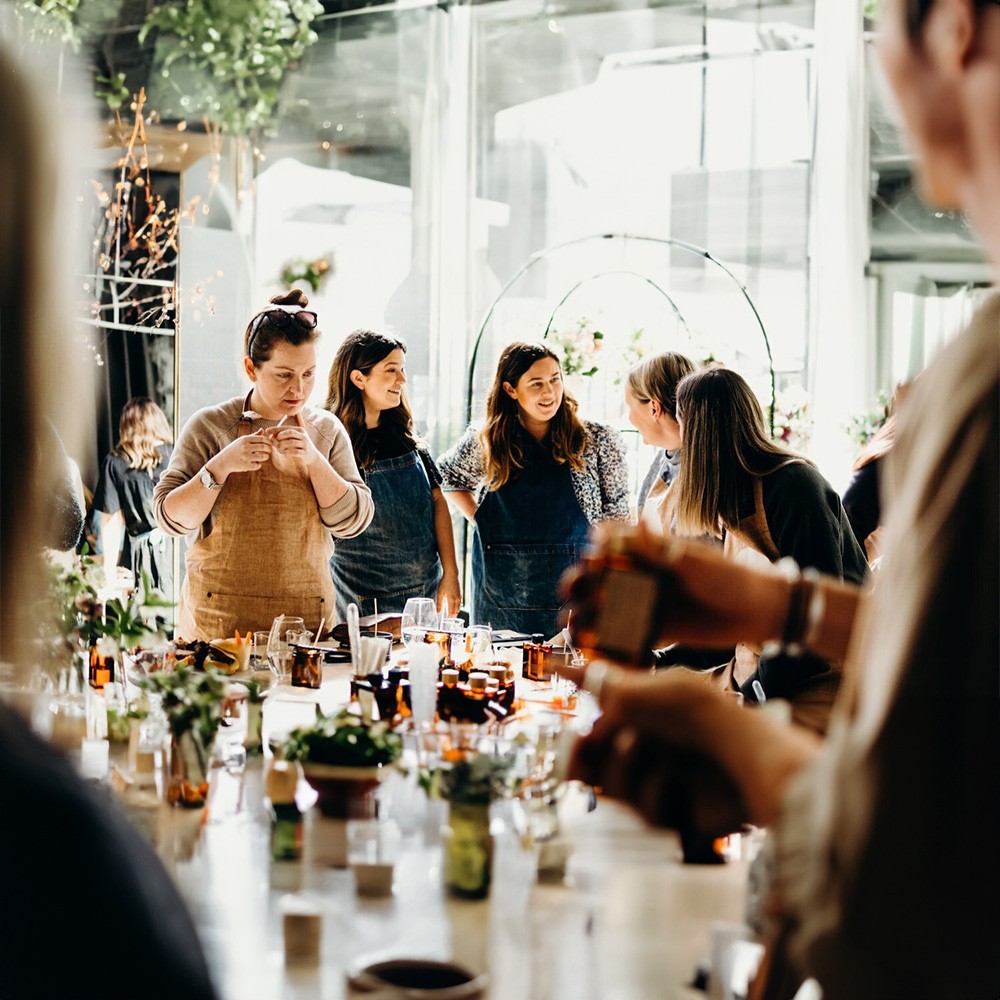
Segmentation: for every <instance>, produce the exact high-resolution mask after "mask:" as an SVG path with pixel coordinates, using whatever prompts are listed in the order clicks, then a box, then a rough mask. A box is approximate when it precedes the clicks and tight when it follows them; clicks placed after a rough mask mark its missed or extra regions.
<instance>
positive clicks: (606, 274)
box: [542, 270, 691, 340]
mask: <svg viewBox="0 0 1000 1000" xmlns="http://www.w3.org/2000/svg"><path fill="white" fill-rule="evenodd" d="M614 275H627V276H629V277H632V278H638V279H639V280H640V281H644V282H645V283H646V284H647V285H649V286H650V287H651V288H653V289H655V290H656V291H657V292H659V293H660V295H662V296H663V297H664V298H665V299H666V300H667V303H668V304H669V305H670V308H671V310H672V311H673V314H674V316H676V317H677V319H678V320H680V324H681V326H683V327H684V331H685V333H687V335H688V339H689V340H690V339H691V328H690V327H689V326H688V325H687V320H686V319H685V318H684V314H683V313H682V312H681V311H680V309H678V308H677V303H676V302H674V300H673V299H672V298H671V297H670V295H669V294H668V293H667V292H666V290H665V289H663V288H662V287H661V286H660V285H658V284H657V283H656V282H655V281H653V279H652V278H650V277H649V275H646V274H640V273H639V272H638V271H629V270H614V271H598V272H597V273H596V274H592V275H590V276H589V277H587V278H581V279H580V280H579V281H578V282H577V283H576V284H575V285H574V286H573V287H572V288H571V289H570V290H569V291H568V292H567V293H566V294H565V295H564V296H563V297H562V298H561V299H560V300H559V301H558V302H557V303H556V307H555V309H553V310H552V313H551V314H550V315H549V321H548V323H546V324H545V333H543V334H542V340H547V339H548V336H549V333H550V332H551V331H552V323H553V321H554V320H555V318H556V313H557V312H559V310H560V309H561V308H562V307H563V306H564V305H565V304H566V303H567V302H568V301H569V299H570V298H571V297H572V295H573V293H574V292H575V291H576V290H577V289H578V288H582V287H583V286H584V285H586V284H587V283H588V282H590V281H596V280H597V279H598V278H610V277H612V276H614Z"/></svg>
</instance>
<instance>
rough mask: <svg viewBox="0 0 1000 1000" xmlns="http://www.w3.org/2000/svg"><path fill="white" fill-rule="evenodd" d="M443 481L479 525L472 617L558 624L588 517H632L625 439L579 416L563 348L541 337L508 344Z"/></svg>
mask: <svg viewBox="0 0 1000 1000" xmlns="http://www.w3.org/2000/svg"><path fill="white" fill-rule="evenodd" d="M440 468H441V474H442V476H443V478H444V489H445V490H446V491H447V492H449V495H450V499H451V501H452V502H453V503H454V505H455V507H456V508H458V509H459V510H460V511H461V512H462V513H463V514H464V515H465V516H466V517H467V518H468V519H469V520H470V521H471V522H472V523H473V524H474V525H475V529H476V530H475V533H474V535H473V542H472V544H473V549H472V586H473V607H472V618H473V621H474V622H477V623H479V624H491V625H493V626H494V627H495V628H509V629H514V630H515V631H518V632H525V633H529V634H533V633H541V634H543V635H545V636H551V635H554V634H555V633H556V632H557V631H558V630H559V623H558V616H559V608H560V600H559V596H558V587H559V579H560V577H561V576H562V575H563V573H564V572H565V571H566V570H567V569H569V567H570V566H572V565H573V564H574V563H576V562H577V561H578V560H579V559H580V557H581V555H582V554H583V549H584V546H585V545H586V544H587V538H588V535H589V532H590V525H591V524H595V523H597V522H598V521H603V520H608V519H610V518H621V519H625V518H627V517H628V488H627V481H626V472H625V459H624V445H623V444H622V441H621V437H620V435H619V434H618V433H617V431H614V430H612V429H611V428H610V427H608V426H606V425H604V424H599V423H596V422H594V421H581V420H580V419H579V418H578V417H577V415H576V400H574V399H573V397H572V396H570V395H569V394H567V393H566V392H565V390H564V388H563V382H562V369H561V368H560V365H559V359H558V357H557V356H556V355H555V354H554V353H553V352H552V351H551V350H550V349H549V348H548V347H546V346H544V345H543V344H525V343H520V342H516V343H513V344H510V345H509V346H508V347H507V348H505V350H504V352H503V354H501V356H500V361H499V364H498V365H497V373H496V378H495V379H494V382H493V387H492V389H491V390H490V394H489V397H488V399H487V403H486V426H485V427H484V429H483V430H482V431H481V432H480V433H476V431H475V430H472V429H470V430H469V431H467V432H466V434H465V435H464V436H463V438H462V439H461V440H460V441H459V442H458V443H457V444H456V445H455V446H454V448H452V449H451V450H450V451H448V452H447V453H446V454H445V455H444V456H442V457H441V459H440Z"/></svg>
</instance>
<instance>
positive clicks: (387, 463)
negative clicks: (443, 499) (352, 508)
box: [330, 450, 441, 621]
mask: <svg viewBox="0 0 1000 1000" xmlns="http://www.w3.org/2000/svg"><path fill="white" fill-rule="evenodd" d="M362 474H363V475H364V477H365V480H366V481H367V483H368V486H369V488H370V489H371V491H372V499H373V500H374V501H375V517H374V518H373V519H372V523H371V524H370V525H369V526H368V528H367V529H366V530H365V531H364V532H363V533H362V534H361V535H359V536H358V537H357V538H338V539H336V541H335V543H334V549H333V558H332V559H331V560H330V571H331V573H332V574H333V582H334V585H335V587H336V588H337V616H338V618H339V620H340V621H344V619H345V618H346V616H347V605H348V604H350V603H351V602H352V601H353V602H354V603H355V604H357V606H358V611H359V612H360V614H361V615H362V616H364V615H370V614H373V613H374V611H375V606H374V604H373V600H374V599H375V598H378V610H379V613H380V614H381V613H382V612H383V611H397V612H398V611H402V610H403V605H404V604H405V603H406V599H407V598H408V597H434V596H435V595H436V594H437V586H438V582H439V581H440V579H441V560H440V559H439V558H438V547H437V536H436V535H435V534H434V503H433V499H432V497H431V484H430V480H429V479H428V478H427V470H426V469H425V468H424V463H423V462H422V461H421V460H420V455H419V454H418V453H417V452H416V451H415V450H414V451H411V452H409V453H408V454H406V455H401V456H399V457H398V458H384V459H380V460H379V461H376V462H375V463H374V464H373V465H371V466H369V467H368V468H367V469H365V470H364V472H363V473H362Z"/></svg>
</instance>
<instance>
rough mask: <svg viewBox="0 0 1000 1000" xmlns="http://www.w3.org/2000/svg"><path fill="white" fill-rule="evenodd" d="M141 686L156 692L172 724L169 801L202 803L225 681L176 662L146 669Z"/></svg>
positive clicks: (224, 693)
mask: <svg viewBox="0 0 1000 1000" xmlns="http://www.w3.org/2000/svg"><path fill="white" fill-rule="evenodd" d="M141 686H142V688H143V689H144V690H145V691H147V692H149V693H150V694H157V695H159V696H160V704H161V707H162V709H163V714H164V715H165V716H166V719H167V725H168V726H169V727H170V735H171V737H172V741H171V744H172V745H171V755H170V779H169V783H168V786H167V801H168V802H169V803H170V804H171V805H181V806H185V807H188V808H198V807H200V806H203V805H204V804H205V802H206V800H207V798H208V761H209V755H210V753H211V750H212V743H213V742H214V740H215V734H216V732H217V731H218V728H219V724H220V723H221V722H222V705H223V702H224V701H225V697H226V689H227V687H228V683H227V681H226V680H225V679H224V678H223V677H220V676H219V675H218V674H216V673H214V672H211V671H209V672H208V673H198V672H196V671H193V670H191V668H190V667H178V668H177V669H176V670H161V671H159V672H157V673H155V674H150V675H149V676H148V677H145V678H143V680H142V681H141Z"/></svg>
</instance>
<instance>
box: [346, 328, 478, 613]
mask: <svg viewBox="0 0 1000 1000" xmlns="http://www.w3.org/2000/svg"><path fill="white" fill-rule="evenodd" d="M405 352H406V345H405V344H404V343H403V342H402V341H401V340H397V339H396V338H395V337H387V336H384V335H383V334H380V333H374V332H373V331H371V330H355V331H354V333H352V334H351V335H350V336H349V337H347V339H346V340H345V341H344V342H343V343H342V344H341V345H340V348H339V350H338V351H337V355H336V357H335V358H334V359H333V365H332V367H331V368H330V387H329V395H328V397H327V402H326V406H327V409H328V410H330V412H331V413H334V414H335V415H336V416H338V417H339V418H340V419H341V421H342V422H343V424H344V426H345V427H346V428H347V431H348V434H350V437H351V442H352V444H353V445H354V453H355V456H356V458H357V461H358V466H359V467H360V469H361V474H362V475H363V476H364V478H365V481H366V482H367V484H368V486H369V488H370V489H371V491H372V498H373V499H374V501H375V517H374V518H373V520H372V523H371V524H370V525H369V527H368V529H367V531H365V533H364V534H363V535H361V536H360V537H358V538H353V539H346V540H342V541H338V542H337V543H336V545H335V546H334V551H333V557H332V558H331V560H330V571H331V573H332V574H333V582H334V585H335V586H336V590H337V614H338V616H339V617H340V618H341V619H343V618H344V616H345V615H346V612H347V605H348V604H351V603H354V604H357V606H358V610H359V611H360V612H361V614H362V615H367V614H371V613H373V612H374V610H375V604H374V602H375V600H378V607H379V611H380V612H381V611H402V610H403V605H404V604H405V603H406V599H407V598H408V597H432V598H435V599H436V600H437V605H438V610H439V611H440V610H441V608H442V606H443V604H444V602H445V601H447V602H448V608H449V610H450V611H452V612H457V611H458V608H459V605H460V604H461V603H462V592H461V588H460V587H459V582H458V563H457V562H456V560H455V538H454V535H453V533H452V527H451V515H450V513H449V510H448V504H447V502H446V501H445V499H444V496H443V494H442V493H441V489H440V486H441V477H440V474H439V473H438V470H437V467H436V466H435V464H434V461H433V459H432V458H431V456H430V454H429V453H428V452H427V451H426V449H424V448H422V447H421V446H420V445H418V443H417V439H416V437H415V436H414V433H413V416H412V414H411V413H410V408H409V405H408V404H407V401H406V396H405V394H404V391H403V386H404V385H406V370H405V367H404V364H403V362H404V357H403V355H404V353H405Z"/></svg>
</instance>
